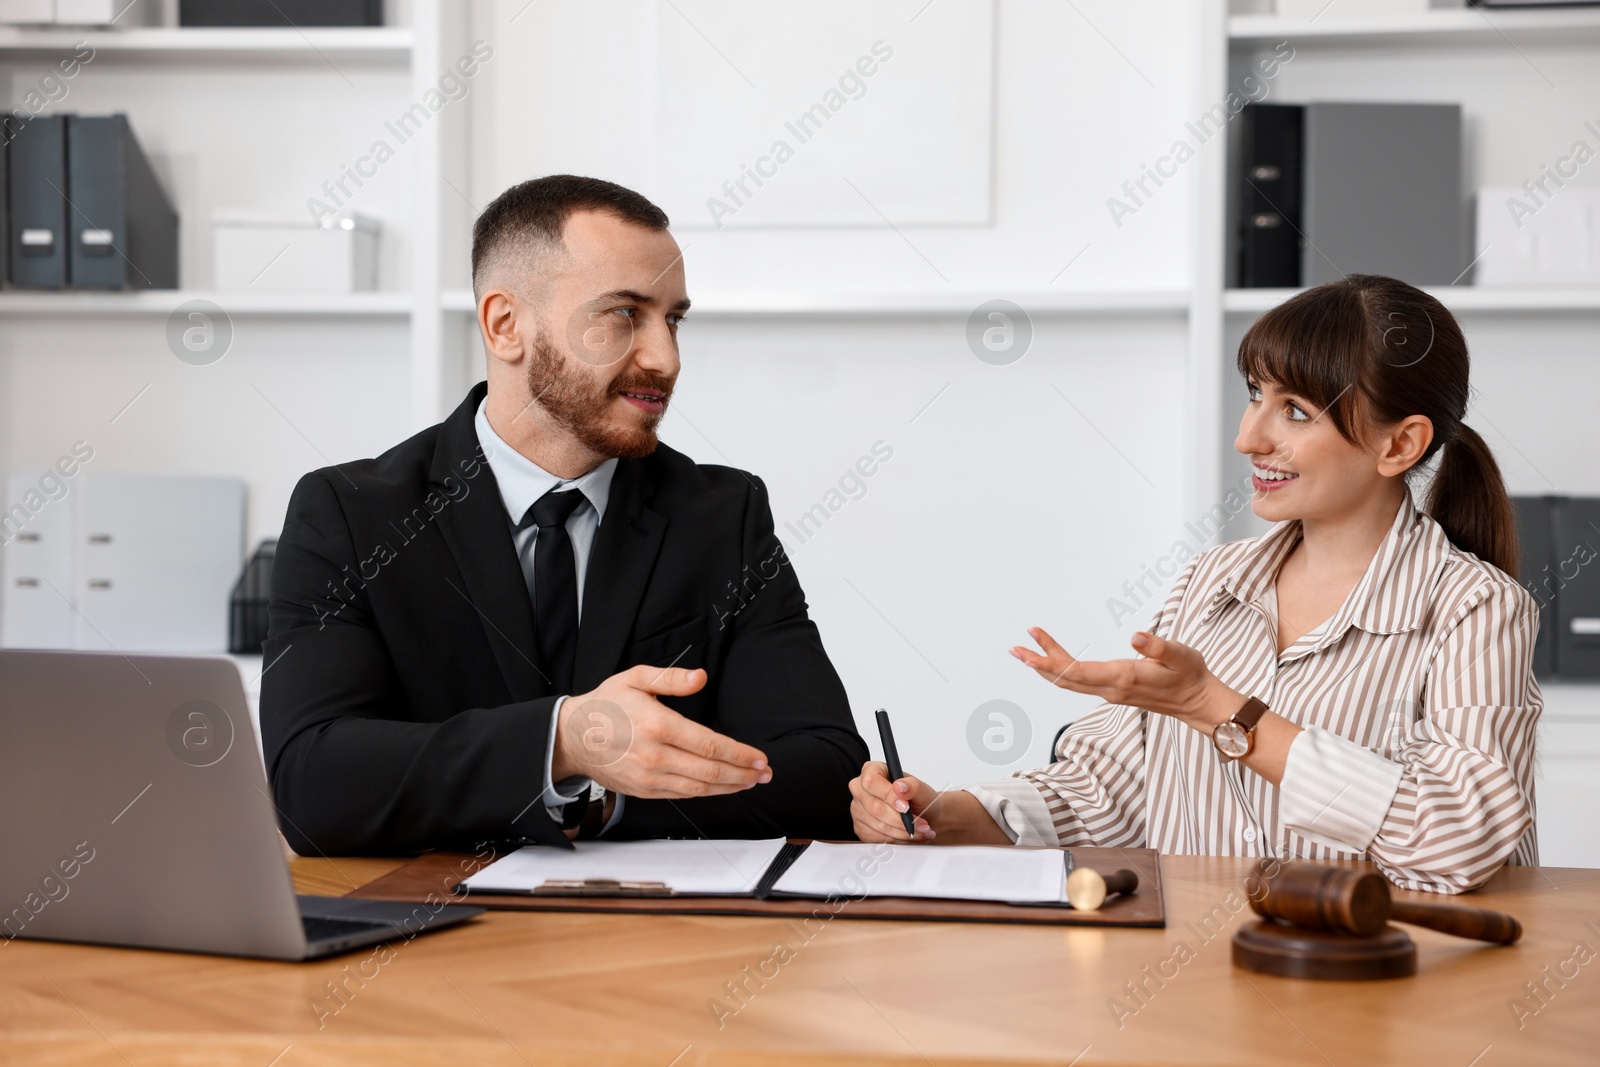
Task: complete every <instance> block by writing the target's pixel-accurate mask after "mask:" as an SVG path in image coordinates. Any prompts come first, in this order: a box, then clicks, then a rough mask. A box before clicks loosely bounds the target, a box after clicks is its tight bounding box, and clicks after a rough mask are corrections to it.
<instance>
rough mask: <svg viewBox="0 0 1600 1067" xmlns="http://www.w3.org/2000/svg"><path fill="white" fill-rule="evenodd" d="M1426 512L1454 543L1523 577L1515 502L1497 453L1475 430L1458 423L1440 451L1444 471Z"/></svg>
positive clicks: (1435, 481) (1431, 491) (1436, 477)
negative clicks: (1503, 476)
mask: <svg viewBox="0 0 1600 1067" xmlns="http://www.w3.org/2000/svg"><path fill="white" fill-rule="evenodd" d="M1423 510H1424V511H1426V512H1427V513H1428V515H1429V516H1430V517H1432V519H1433V521H1434V522H1437V523H1438V524H1439V525H1440V526H1441V527H1442V528H1443V529H1444V532H1445V534H1446V535H1447V536H1448V537H1449V538H1450V543H1451V544H1453V545H1455V546H1456V547H1457V548H1460V549H1462V550H1464V551H1467V552H1471V553H1472V554H1473V555H1475V556H1477V557H1478V558H1479V559H1481V560H1483V561H1484V562H1485V563H1491V564H1493V565H1494V566H1496V567H1499V568H1500V569H1501V570H1503V571H1505V572H1506V573H1507V574H1509V575H1511V577H1513V578H1515V577H1516V576H1517V569H1518V564H1519V562H1520V559H1521V555H1520V551H1519V549H1518V547H1517V519H1516V514H1515V512H1514V511H1513V510H1512V507H1511V497H1510V496H1508V495H1507V494H1506V485H1505V481H1504V480H1503V479H1502V478H1501V477H1500V466H1499V464H1497V463H1495V461H1494V453H1493V452H1490V451H1489V446H1488V444H1487V443H1485V442H1484V440H1483V438H1482V437H1480V436H1479V435H1478V432H1477V431H1476V430H1474V429H1472V428H1471V427H1470V426H1467V425H1466V424H1464V423H1457V424H1456V426H1455V432H1454V433H1453V434H1451V436H1450V437H1449V439H1448V440H1446V441H1445V443H1444V446H1443V447H1442V448H1441V449H1440V452H1439V469H1438V471H1437V472H1435V474H1434V476H1433V484H1432V485H1431V486H1429V488H1428V502H1427V504H1426V506H1424V507H1423Z"/></svg>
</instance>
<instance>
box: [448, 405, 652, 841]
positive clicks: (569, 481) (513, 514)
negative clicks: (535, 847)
mask: <svg viewBox="0 0 1600 1067" xmlns="http://www.w3.org/2000/svg"><path fill="white" fill-rule="evenodd" d="M488 406H489V401H488V399H487V398H485V399H484V401H483V402H482V403H481V404H479V405H478V415H477V418H476V420H475V421H474V425H475V426H476V427H477V431H478V444H479V445H480V446H481V447H482V448H483V454H484V457H485V459H486V460H487V461H488V463H489V469H490V470H491V471H493V472H494V480H495V484H497V485H498V486H499V487H500V500H501V502H502V503H503V504H504V505H505V508H506V516H507V524H508V527H509V529H510V532H511V539H512V543H513V544H514V545H515V547H516V550H517V561H518V563H520V564H521V566H522V578H523V581H524V582H526V583H527V586H528V599H529V600H530V601H532V599H533V543H534V541H535V540H537V539H538V536H539V527H537V526H535V525H534V524H533V523H531V522H530V523H528V524H527V525H526V526H523V525H521V523H522V520H523V517H524V516H526V515H527V514H528V509H529V508H531V507H533V502H534V501H535V500H538V499H539V498H540V497H542V496H544V495H545V494H546V493H548V492H550V491H552V490H557V491H560V490H566V489H576V490H578V491H579V492H580V493H582V494H583V498H584V501H585V502H584V503H582V504H579V505H578V507H577V508H575V509H574V510H573V512H572V514H571V515H570V516H569V517H568V518H567V536H568V537H570V538H572V551H573V555H574V556H575V557H576V558H575V559H574V560H573V564H574V566H575V568H576V570H577V577H578V618H579V621H580V622H581V621H582V618H583V583H584V576H585V572H587V571H588V569H589V551H590V549H592V548H593V547H594V537H595V534H596V532H598V531H599V529H600V520H601V519H603V518H605V514H606V504H607V502H608V501H609V500H610V499H611V479H612V478H613V477H614V476H615V475H616V473H617V461H616V460H615V459H614V458H613V459H608V460H606V461H605V462H604V463H602V464H600V465H599V466H598V467H596V468H595V469H594V470H592V471H590V472H589V473H588V474H585V475H582V476H581V477H578V478H557V477H556V476H555V475H553V474H551V473H550V472H549V471H547V470H545V469H544V468H543V467H540V466H539V465H538V464H536V463H534V462H533V461H532V460H530V459H528V457H526V456H524V455H523V454H522V453H520V452H518V451H517V450H516V449H514V448H512V447H511V446H510V445H508V444H506V443H505V442H504V441H502V440H501V439H500V435H499V434H497V433H495V432H494V428H493V427H491V426H490V425H489V416H488V413H487V408H488ZM566 699H567V697H566V695H565V694H564V695H562V696H560V697H559V698H557V700H556V703H555V707H553V708H552V709H551V711H550V735H549V737H550V739H549V741H548V742H547V743H546V745H545V753H544V794H543V796H542V797H541V799H542V800H543V802H544V806H545V810H546V811H547V812H549V813H550V817H551V818H552V819H555V820H557V821H558V822H559V821H560V819H561V809H562V808H563V807H564V806H565V805H567V804H568V803H570V802H571V801H574V800H577V799H578V798H579V797H582V796H586V795H587V794H588V792H589V786H590V781H589V779H587V778H563V779H562V780H561V781H560V782H556V781H554V780H553V777H554V770H553V766H554V763H555V749H556V719H557V716H559V715H560V714H561V705H562V704H563V703H565V701H566ZM622 802H623V798H622V796H621V794H618V795H617V802H616V805H615V806H614V807H613V808H612V811H611V818H610V819H608V820H607V821H606V824H605V826H604V827H603V828H602V829H601V833H604V832H605V831H606V830H609V829H611V827H612V826H614V825H616V822H617V820H618V819H620V818H621V817H622Z"/></svg>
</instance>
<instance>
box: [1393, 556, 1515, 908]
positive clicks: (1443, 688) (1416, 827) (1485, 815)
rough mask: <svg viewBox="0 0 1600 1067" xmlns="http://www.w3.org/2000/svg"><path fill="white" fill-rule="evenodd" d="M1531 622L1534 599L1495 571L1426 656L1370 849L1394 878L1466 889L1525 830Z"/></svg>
mask: <svg viewBox="0 0 1600 1067" xmlns="http://www.w3.org/2000/svg"><path fill="white" fill-rule="evenodd" d="M1538 625H1539V610H1538V607H1537V606H1536V605H1535V604H1534V602H1533V598H1532V597H1530V596H1529V595H1528V594H1527V592H1525V591H1524V590H1523V589H1522V588H1521V587H1520V586H1518V585H1516V584H1515V583H1513V582H1511V581H1509V580H1507V579H1504V578H1500V579H1498V580H1495V581H1492V582H1491V583H1489V584H1488V585H1487V586H1486V589H1485V595H1482V596H1480V597H1478V598H1476V599H1474V600H1472V601H1469V602H1468V603H1467V604H1466V605H1465V606H1464V608H1463V609H1462V611H1461V614H1460V616H1459V618H1458V620H1457V621H1456V623H1455V625H1453V626H1452V627H1451V628H1450V630H1449V632H1448V634H1447V635H1446V636H1445V638H1444V640H1443V643H1442V645H1441V646H1440V649H1439V652H1438V653H1437V654H1436V655H1435V656H1434V658H1433V660H1432V663H1431V664H1430V666H1429V671H1428V681H1427V686H1426V689H1425V695H1424V707H1423V709H1422V713H1421V715H1420V716H1419V717H1418V718H1416V719H1415V720H1414V721H1413V722H1411V723H1410V725H1409V727H1408V728H1407V729H1406V731H1405V734H1404V737H1403V738H1401V739H1400V743H1399V752H1398V753H1397V755H1398V762H1399V764H1400V765H1401V768H1402V773H1401V776H1400V782H1399V786H1398V788H1397V789H1396V791H1395V796H1394V801H1393V803H1392V804H1391V805H1390V806H1389V810H1388V812H1387V813H1386V814H1385V816H1384V819H1383V823H1382V825H1381V826H1380V827H1379V829H1378V832H1377V836H1376V837H1375V838H1373V840H1372V843H1371V845H1370V846H1369V847H1368V855H1369V856H1370V858H1371V859H1372V860H1373V861H1374V862H1375V863H1376V864H1377V865H1378V866H1379V867H1380V868H1382V869H1383V871H1384V873H1386V874H1387V875H1388V876H1389V877H1390V878H1391V879H1392V880H1393V881H1394V882H1395V883H1396V884H1398V885H1400V886H1403V887H1405V888H1407V889H1427V890H1433V891H1435V892H1442V893H1460V892H1464V891H1466V890H1468V889H1474V888H1476V887H1478V886H1480V885H1482V884H1483V883H1484V882H1485V881H1487V880H1488V879H1489V877H1490V875H1492V874H1494V872H1495V871H1497V870H1498V869H1499V868H1500V866H1501V865H1502V864H1503V863H1505V861H1506V859H1507V858H1508V857H1509V856H1510V855H1511V854H1512V852H1513V850H1515V849H1516V848H1517V846H1518V842H1519V841H1520V840H1521V839H1522V838H1523V835H1524V834H1525V833H1527V831H1528V830H1529V828H1530V827H1531V825H1532V823H1533V818H1534V798H1533V755H1534V744H1535V737H1536V731H1537V728H1538V723H1539V713H1540V711H1541V709H1542V700H1541V698H1540V696H1539V688H1538V683H1536V682H1535V681H1534V680H1533V673H1532V669H1531V663H1532V657H1533V641H1534V636H1535V634H1536V632H1537V630H1538Z"/></svg>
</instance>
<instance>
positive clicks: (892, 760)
mask: <svg viewBox="0 0 1600 1067" xmlns="http://www.w3.org/2000/svg"><path fill="white" fill-rule="evenodd" d="M873 714H874V715H875V716H877V719H878V737H879V738H880V739H881V740H882V741H883V762H884V763H887V764H888V765H889V781H890V782H898V781H899V780H900V778H901V776H902V775H903V774H904V773H905V772H904V771H903V770H901V768H900V750H899V749H897V748H895V747H894V730H892V729H890V727H889V713H888V712H887V711H884V710H883V709H882V708H879V709H878V710H877V711H875V712H873ZM900 821H901V822H902V823H904V824H905V827H906V833H908V834H910V835H911V836H912V837H916V836H917V824H916V820H914V819H913V818H912V817H911V813H910V812H909V811H902V812H901V813H900Z"/></svg>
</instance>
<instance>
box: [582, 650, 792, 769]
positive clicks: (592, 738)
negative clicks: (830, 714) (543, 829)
mask: <svg viewBox="0 0 1600 1067" xmlns="http://www.w3.org/2000/svg"><path fill="white" fill-rule="evenodd" d="M705 684H706V672H705V671H703V670H700V669H698V668H697V669H695V670H692V671H691V670H684V669H683V668H681V667H667V668H664V669H663V668H661V667H646V666H639V667H631V668H629V669H628V670H625V671H623V672H622V673H620V674H613V675H612V676H611V677H610V678H607V679H606V680H605V681H604V682H601V683H600V685H598V686H597V687H595V688H594V689H593V690H591V691H589V692H587V693H582V694H577V695H574V696H570V697H568V698H567V699H566V701H565V702H564V703H563V704H562V705H561V714H560V715H559V716H558V718H557V722H556V744H555V759H554V761H553V765H552V777H553V778H554V780H555V781H558V782H559V781H561V780H562V779H564V778H571V777H574V776H579V775H581V776H583V777H585V778H592V779H594V780H595V781H596V782H599V783H600V784H601V785H603V786H605V787H606V788H607V789H608V790H610V791H612V792H614V793H621V794H623V795H625V796H630V797H640V798H645V799H678V798H680V797H704V796H714V795H717V794H721V793H737V792H740V791H741V790H745V789H750V788H752V787H753V786H757V785H760V784H761V783H763V782H770V781H771V780H772V769H771V768H770V767H768V766H767V757H766V754H765V753H763V752H761V750H759V749H755V748H751V747H750V746H749V745H745V744H740V743H739V742H738V741H735V740H733V739H732V738H731V737H724V736H723V735H722V734H719V733H717V732H716V731H714V730H708V729H706V728H705V727H704V726H701V725H700V724H699V723H697V722H692V721H690V720H689V719H686V718H684V717H683V716H682V715H679V714H678V713H677V712H675V711H673V710H672V709H671V708H669V707H667V706H666V705H664V704H662V703H661V702H660V701H658V700H657V699H656V697H658V696H688V695H689V694H691V693H697V692H699V691H700V689H701V688H702V687H704V685H705Z"/></svg>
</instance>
